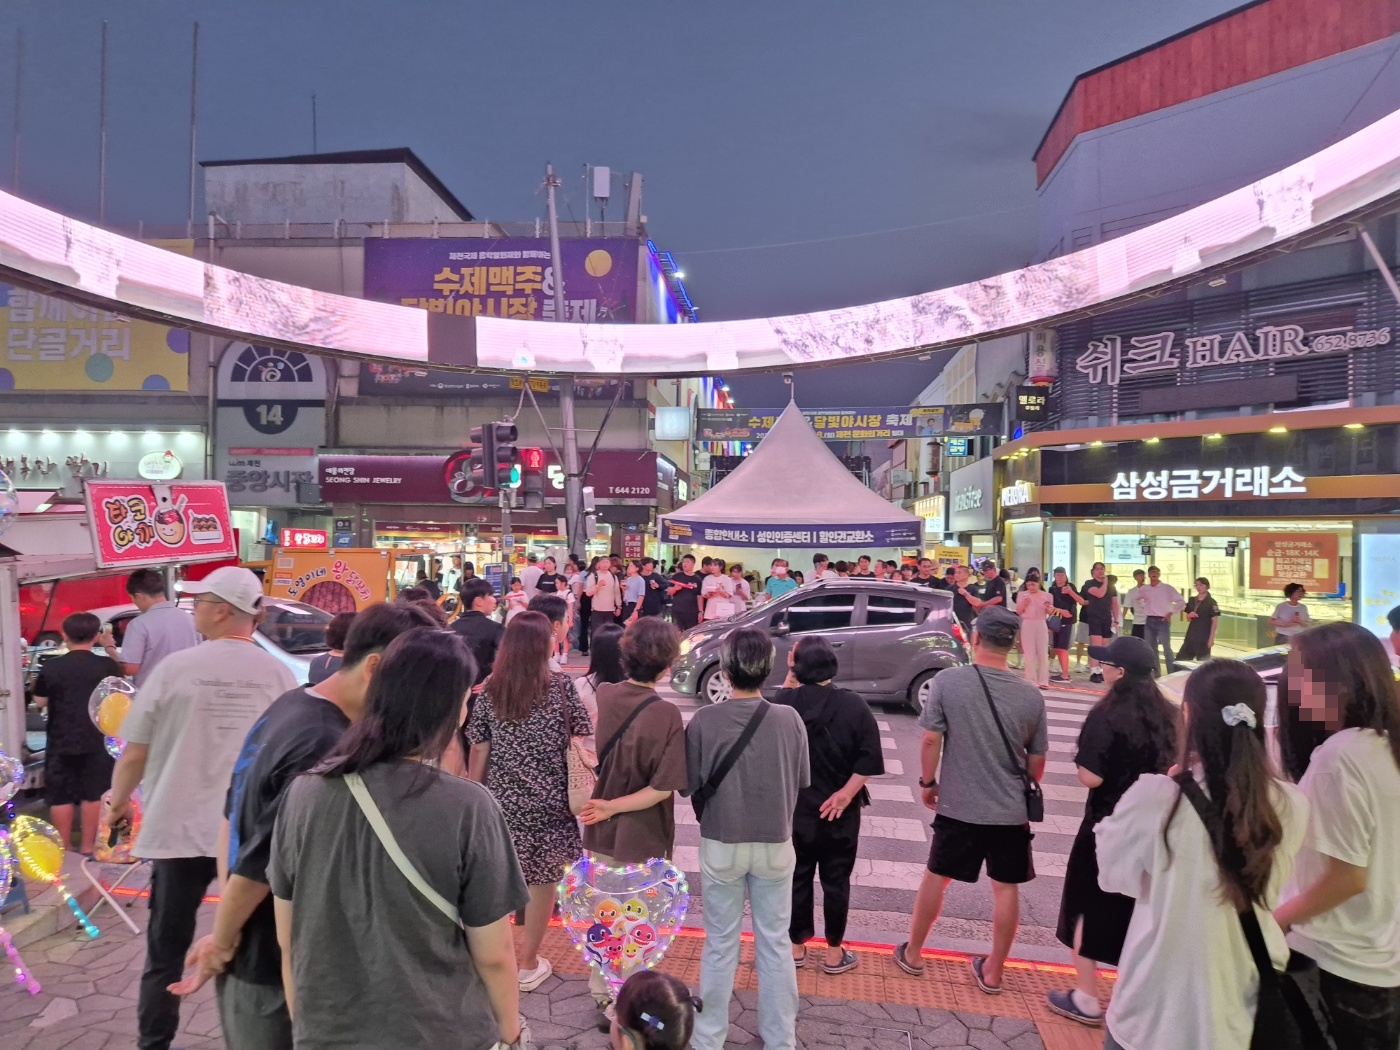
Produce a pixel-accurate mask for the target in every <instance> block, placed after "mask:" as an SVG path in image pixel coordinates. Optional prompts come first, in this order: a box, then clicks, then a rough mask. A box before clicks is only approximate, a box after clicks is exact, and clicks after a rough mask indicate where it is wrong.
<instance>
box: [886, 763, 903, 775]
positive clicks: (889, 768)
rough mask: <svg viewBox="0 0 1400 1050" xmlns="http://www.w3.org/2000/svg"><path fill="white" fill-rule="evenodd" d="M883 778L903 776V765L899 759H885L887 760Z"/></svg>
mask: <svg viewBox="0 0 1400 1050" xmlns="http://www.w3.org/2000/svg"><path fill="white" fill-rule="evenodd" d="M885 776H887V777H902V776H904V763H903V762H901V761H900V760H899V759H897V758H887V759H885Z"/></svg>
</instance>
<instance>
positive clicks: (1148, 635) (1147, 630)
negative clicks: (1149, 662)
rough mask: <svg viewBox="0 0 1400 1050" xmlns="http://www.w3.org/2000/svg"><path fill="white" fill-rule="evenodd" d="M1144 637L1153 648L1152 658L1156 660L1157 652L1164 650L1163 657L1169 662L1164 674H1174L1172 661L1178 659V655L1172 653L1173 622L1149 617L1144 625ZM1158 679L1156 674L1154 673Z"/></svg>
mask: <svg viewBox="0 0 1400 1050" xmlns="http://www.w3.org/2000/svg"><path fill="white" fill-rule="evenodd" d="M1142 627H1143V631H1142V636H1143V638H1145V639H1146V640H1147V644H1148V645H1150V646H1151V647H1152V657H1153V659H1156V657H1157V650H1158V649H1159V648H1160V649H1161V650H1162V657H1163V658H1164V659H1165V660H1166V662H1167V669H1166V670H1165V671H1163V672H1162V673H1163V674H1171V673H1172V661H1173V660H1175V659H1176V654H1175V653H1173V652H1172V622H1171V620H1169V619H1165V618H1164V619H1155V618H1152V617H1149V618H1148V620H1147V622H1146V623H1144V624H1143V625H1142ZM1153 677H1154V678H1155V677H1156V672H1153Z"/></svg>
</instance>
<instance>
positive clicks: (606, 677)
mask: <svg viewBox="0 0 1400 1050" xmlns="http://www.w3.org/2000/svg"><path fill="white" fill-rule="evenodd" d="M626 680H627V675H626V674H625V673H624V672H623V670H622V626H621V624H616V623H610V624H608V625H607V626H605V627H600V628H598V633H597V634H595V635H594V636H593V644H592V646H591V647H590V648H589V650H588V671H587V672H586V673H584V674H582V675H580V676H579V677H577V678H575V679H574V688H575V689H577V690H578V698H579V699H580V700H582V701H583V706H584V707H586V708H588V717H589V718H590V719H592V720H593V725H594V728H597V725H598V687H599V686H600V685H612V684H614V683H616V682H625V681H626ZM597 739H598V738H597V736H596V735H595V736H589V737H588V738H587V740H586V743H585V744H584V746H585V747H587V748H588V750H589V751H591V752H593V753H594V754H595V755H596V754H597V751H598V745H597Z"/></svg>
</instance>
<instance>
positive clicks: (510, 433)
mask: <svg viewBox="0 0 1400 1050" xmlns="http://www.w3.org/2000/svg"><path fill="white" fill-rule="evenodd" d="M487 429H488V430H490V431H491V449H492V452H493V453H494V456H495V459H494V462H495V470H494V472H493V473H492V478H491V481H490V483H489V485H488V487H489V488H493V489H507V488H509V489H513V488H519V486H520V451H519V450H518V449H517V448H516V447H515V439H516V438H517V437H519V436H520V432H519V431H518V430H516V428H515V424H514V423H505V422H501V423H492V424H491V425H490V426H489V427H487Z"/></svg>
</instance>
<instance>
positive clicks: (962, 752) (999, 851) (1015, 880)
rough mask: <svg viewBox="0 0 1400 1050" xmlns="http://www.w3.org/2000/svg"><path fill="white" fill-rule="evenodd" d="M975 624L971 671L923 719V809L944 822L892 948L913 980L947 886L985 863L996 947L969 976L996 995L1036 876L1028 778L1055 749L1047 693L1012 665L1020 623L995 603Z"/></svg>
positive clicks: (937, 692)
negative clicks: (1026, 891)
mask: <svg viewBox="0 0 1400 1050" xmlns="http://www.w3.org/2000/svg"><path fill="white" fill-rule="evenodd" d="M976 627H977V630H976V634H975V637H976V639H977V642H976V646H975V650H974V662H973V665H972V666H971V667H953V668H949V669H948V670H946V671H943V672H941V673H940V674H939V675H938V677H937V678H935V679H934V680H933V685H932V688H931V689H930V691H929V696H928V699H927V700H926V701H925V703H924V709H923V713H922V714H921V715H920V716H919V725H920V726H922V727H923V730H924V740H923V755H922V770H921V773H920V777H919V786H920V787H921V788H923V801H924V805H925V806H927V807H928V808H929V809H933V810H936V811H937V815H936V816H935V817H934V820H933V846H932V848H931V849H930V851H929V858H928V871H927V872H926V873H925V874H924V878H923V882H922V883H921V884H920V886H919V892H918V896H917V897H916V898H915V900H914V911H913V915H912V917H911V921H910V924H909V940H908V941H906V942H905V943H904V944H901V945H899V946H898V947H897V948H895V962H896V963H897V964H898V965H899V967H900V968H901V969H903V970H904V971H905V972H906V973H910V974H914V975H918V974H921V973H922V972H923V969H924V967H923V961H922V958H921V954H922V951H923V944H924V940H925V939H926V938H927V937H928V932H929V930H930V929H931V928H932V926H933V924H934V922H935V921H937V919H938V913H939V911H940V910H941V909H942V907H943V893H944V891H945V890H946V889H947V887H948V883H949V882H950V881H952V880H953V879H956V880H958V881H959V882H976V881H977V879H978V877H979V875H980V874H981V871H982V865H983V863H984V862H985V864H986V867H987V877H988V878H989V879H990V880H991V882H992V895H993V897H994V899H995V908H994V910H993V913H992V950H991V953H990V954H988V955H986V956H980V955H979V956H976V957H974V958H973V959H972V971H973V976H974V977H975V978H976V980H977V984H978V986H979V987H980V988H981V989H982V990H983V991H985V992H988V993H992V994H994V993H996V992H999V991H1001V981H1002V964H1003V963H1005V961H1006V957H1007V955H1008V953H1009V952H1010V951H1011V942H1012V941H1013V940H1015V938H1016V926H1017V916H1018V914H1019V910H1020V896H1019V891H1018V889H1017V887H1018V885H1019V884H1020V883H1023V882H1029V881H1030V880H1031V879H1033V878H1035V866H1034V864H1033V862H1032V859H1031V829H1030V824H1029V822H1028V814H1027V809H1026V797H1025V783H1024V780H1023V778H1022V772H1023V771H1024V770H1026V769H1029V771H1030V775H1031V776H1032V777H1033V778H1034V779H1035V780H1037V781H1038V780H1039V779H1040V778H1041V777H1042V776H1043V775H1044V773H1045V752H1046V750H1047V747H1048V744H1047V740H1046V726H1045V700H1044V699H1043V698H1042V697H1041V695H1040V690H1039V689H1037V688H1036V687H1035V686H1034V685H1032V684H1031V683H1030V682H1028V681H1026V680H1025V679H1024V678H1022V677H1020V676H1019V675H1015V674H1012V673H1011V672H1010V671H1009V670H1007V667H1006V655H1007V653H1009V652H1010V651H1011V647H1012V646H1013V645H1014V644H1015V642H1016V633H1017V631H1018V630H1019V628H1020V618H1019V617H1017V616H1016V615H1015V614H1014V613H1012V612H1009V611H1008V610H1006V609H1003V608H1001V607H999V606H988V607H986V608H984V609H983V610H982V612H981V613H979V614H978V616H977V624H976ZM994 706H995V713H993V707H994ZM998 718H999V719H1000V722H1001V729H998V728H997V720H998ZM1002 730H1004V731H1005V733H1006V736H1005V739H1003V736H1002ZM1008 743H1009V744H1010V749H1011V754H1008V753H1007V744H1008ZM1013 756H1014V759H1013ZM940 771H941V773H942V778H941V781H940V778H939V773H940Z"/></svg>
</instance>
